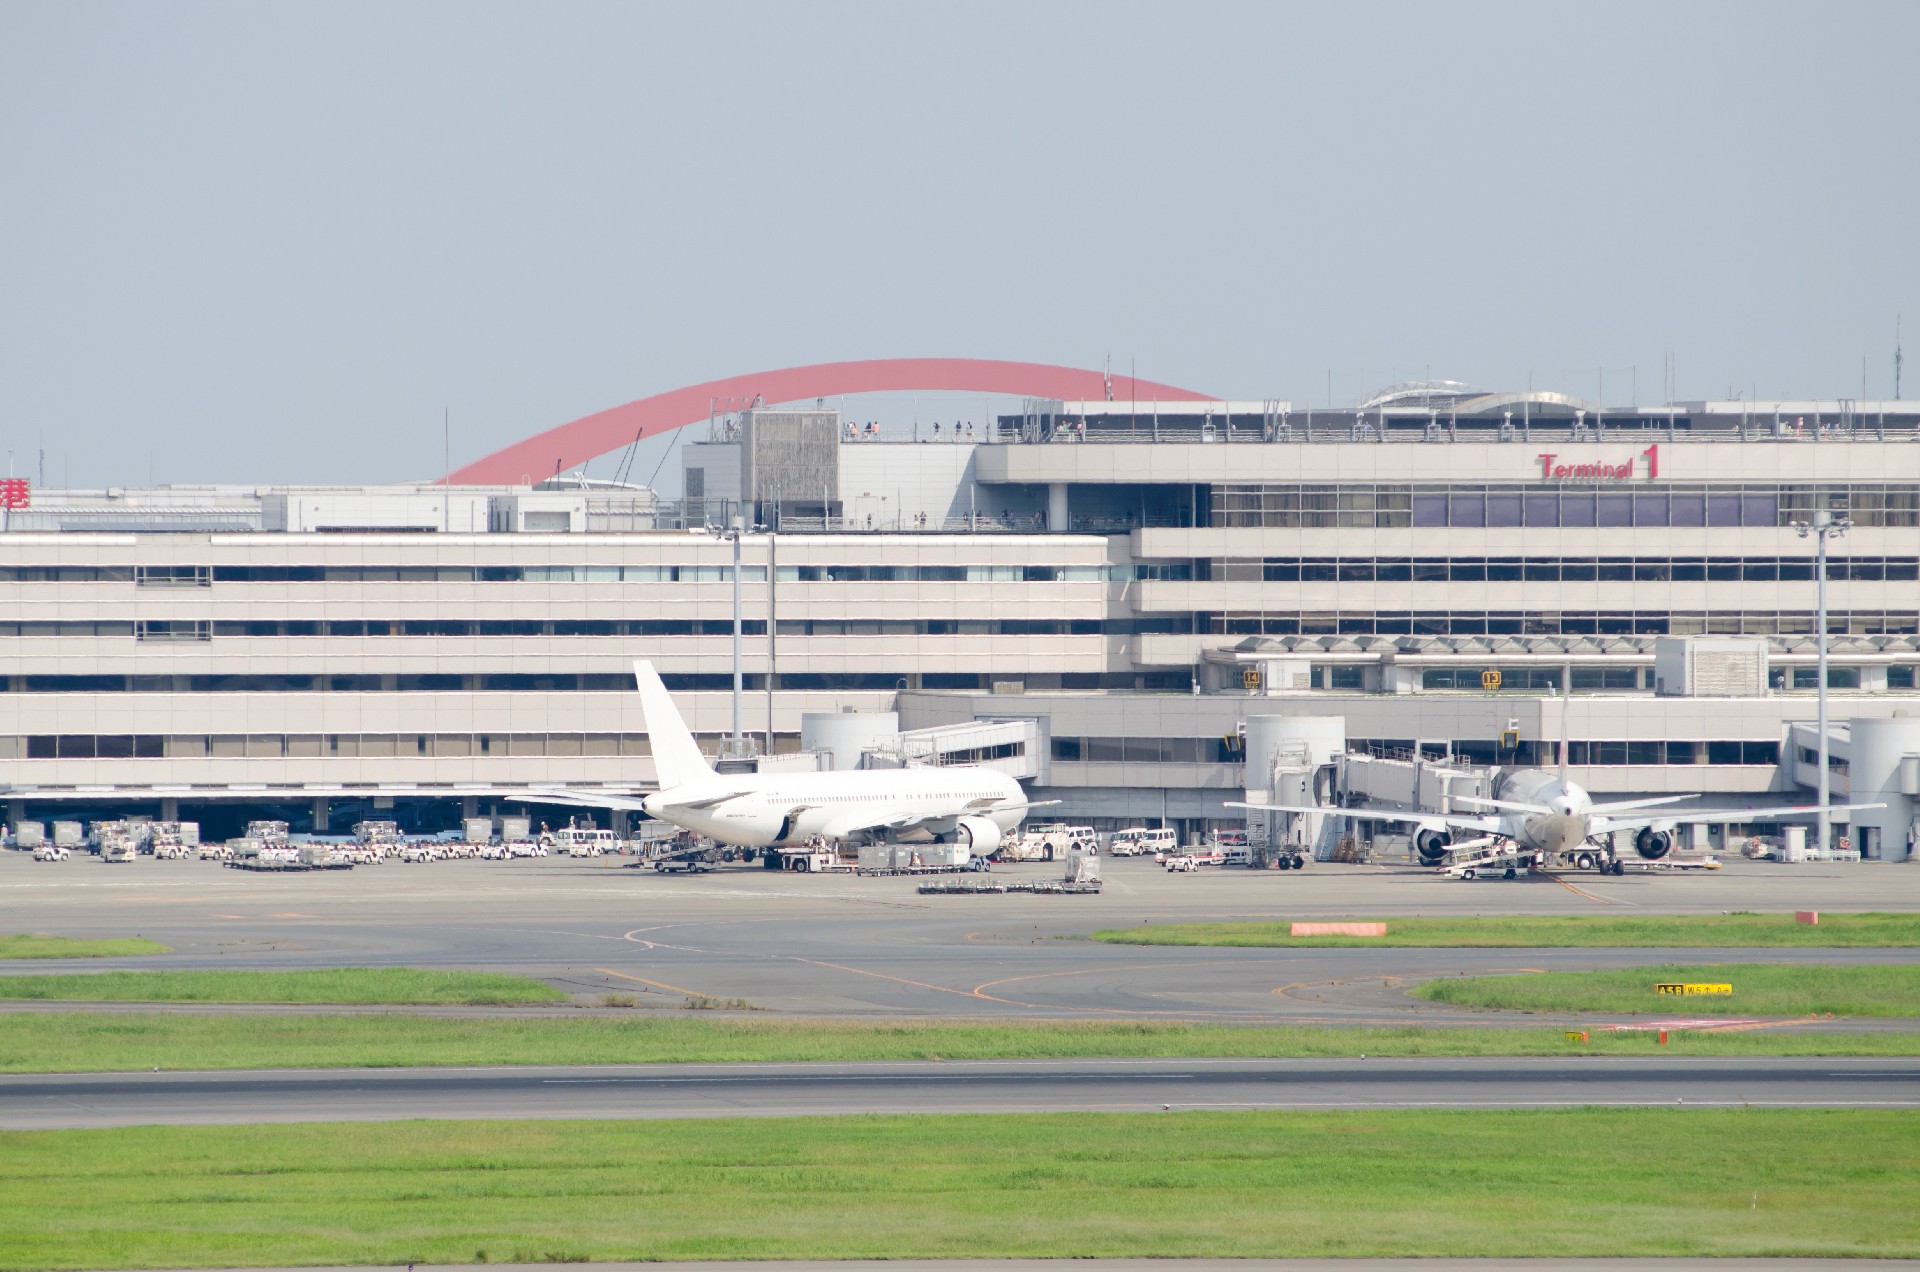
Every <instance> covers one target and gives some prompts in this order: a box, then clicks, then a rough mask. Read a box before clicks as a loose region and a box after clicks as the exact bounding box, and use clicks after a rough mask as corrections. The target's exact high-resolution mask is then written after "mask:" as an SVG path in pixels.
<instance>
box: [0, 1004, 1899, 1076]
mask: <svg viewBox="0 0 1920 1272" xmlns="http://www.w3.org/2000/svg"><path fill="white" fill-rule="evenodd" d="M1689 1014H1691V1013H1689ZM1588 1036H1589V1041H1587V1042H1584V1043H1582V1042H1572V1043H1570V1042H1568V1041H1567V1040H1566V1035H1565V1032H1564V1031H1563V1030H1561V1029H1546V1028H1540V1027H1537V1026H1534V1027H1525V1028H1491V1029H1481V1028H1472V1027H1456V1028H1338V1029H1333V1028H1303V1027H1297V1026H1254V1025H1247V1026H1240V1025H1204V1024H1172V1023H1165V1022H1147V1023H1135V1022H1120V1021H1097V1022H1095V1021H1078V1020H1075V1021H1049V1020H1033V1021H1025V1020H1023V1021H1014V1022H1003V1021H787V1020H765V1019H755V1020H739V1019H729V1018H726V1017H708V1016H702V1017H698V1018H687V1017H679V1016H651V1015H649V1016H636V1017H633V1018H609V1017H603V1016H573V1017H559V1018H556V1019H548V1020H513V1019H501V1018H497V1017H490V1018H445V1017H434V1018H431V1019H429V1018H425V1017H420V1016H404V1015H366V1016H357V1015H338V1014H324V1015H318V1014H317V1015H246V1016H234V1015H197V1014H191V1013H185V1012H152V1013H147V1012H143V1013H138V1014H121V1013H112V1014H108V1013H100V1012H53V1013H42V1012H30V1013H29V1012H13V1013H0V1072H8V1073H86V1072H107V1071H123V1072H124V1071H130V1070H146V1069H329V1068H370V1067H396V1066H415V1065H419V1066H449V1065H569V1064H664V1063H726V1062H754V1061H768V1062H773V1061H790V1060H819V1061H853V1060H1018V1059H1071V1058H1092V1057H1113V1058H1122V1057H1146V1058H1155V1057H1165V1058H1170V1059H1173V1058H1184V1057H1190V1056H1222V1057H1269V1056H1308V1057H1312V1056H1353V1055H1357V1054H1359V1053H1362V1052H1364V1053H1365V1054H1367V1055H1370V1056H1534V1055H1654V1054H1659V1055H1676V1054H1677V1055H1703V1056H1704V1055H1789V1056H1800V1055H1818V1056H1842V1055H1854V1056H1910V1055H1920V1033H1906V1032H1899V1033H1896V1032H1886V1033H1817V1032H1800V1031H1794V1032H1779V1031H1771V1030H1768V1031H1756V1032H1751V1033H1726V1034H1716V1033H1692V1032H1689V1033H1676V1034H1674V1035H1673V1036H1672V1039H1671V1045H1669V1046H1667V1047H1665V1048H1661V1047H1659V1046H1658V1043H1657V1040H1656V1039H1655V1038H1654V1036H1653V1035H1652V1034H1642V1033H1606V1032H1603V1031H1599V1030H1591V1031H1588Z"/></svg>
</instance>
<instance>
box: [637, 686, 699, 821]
mask: <svg viewBox="0 0 1920 1272" xmlns="http://www.w3.org/2000/svg"><path fill="white" fill-rule="evenodd" d="M633 678H634V680H635V682H637V683H638V685H639V687H640V714H641V716H642V717H643V718H644V719H645V720H646V725H647V743H648V745H649V746H651V747H652V748H653V767H654V772H655V774H656V775H658V777H659V779H660V789H661V790H667V789H669V788H671V787H675V786H685V785H687V784H689V783H691V782H697V781H699V780H700V779H701V778H703V777H712V776H713V767H712V766H711V765H709V764H708V763H707V757H706V756H704V755H702V754H700V744H699V743H697V742H695V741H694V740H693V733H692V731H690V730H689V729H688V728H687V722H686V720H685V719H683V718H682V717H681V715H680V708H678V707H676V706H674V705H673V698H672V696H671V695H669V694H668V693H667V687H666V685H665V684H663V683H661V680H660V673H658V672H656V671H655V670H654V669H653V664H652V663H650V662H646V661H645V660H641V661H637V662H635V663H634V664H633Z"/></svg>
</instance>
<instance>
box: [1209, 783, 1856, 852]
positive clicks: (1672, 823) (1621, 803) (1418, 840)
mask: <svg viewBox="0 0 1920 1272" xmlns="http://www.w3.org/2000/svg"><path fill="white" fill-rule="evenodd" d="M1499 790H1500V792H1501V795H1502V796H1503V798H1500V799H1482V798H1479V797H1477V796H1467V795H1456V796H1454V797H1453V798H1454V799H1456V800H1458V801H1459V802H1461V803H1463V804H1476V805H1479V806H1481V807H1483V808H1487V809H1490V810H1492V811H1489V812H1486V813H1420V812H1392V811H1388V810H1386V809H1379V808H1336V807H1318V806H1310V805H1298V804H1253V803H1246V804H1240V803H1233V804H1228V805H1227V807H1229V808H1264V809H1269V810H1272V811H1274V812H1282V813H1324V814H1327V815H1328V816H1333V817H1353V818H1357V819H1359V820H1362V821H1383V822H1399V823H1401V824H1403V825H1409V826H1413V827H1414V828H1415V829H1414V832H1413V845H1414V848H1415V849H1416V850H1418V852H1419V853H1420V860H1421V862H1422V863H1423V864H1425V865H1429V866H1437V865H1440V864H1441V863H1442V862H1443V861H1445V860H1446V857H1447V854H1449V853H1453V852H1459V851H1461V850H1463V849H1472V848H1490V847H1496V846H1504V847H1509V848H1511V849H1512V850H1513V853H1514V859H1513V863H1512V864H1513V866H1514V867H1516V868H1539V867H1543V866H1545V865H1546V864H1547V863H1549V862H1551V861H1552V860H1553V859H1554V858H1555V857H1556V856H1558V855H1559V854H1561V853H1574V854H1576V855H1577V854H1578V853H1579V852H1581V851H1582V846H1583V845H1585V844H1587V843H1589V842H1592V843H1593V848H1592V849H1591V854H1592V858H1593V861H1594V863H1595V864H1596V865H1598V866H1599V867H1600V870H1601V872H1602V873H1611V874H1625V873H1626V866H1625V865H1624V864H1623V863H1622V862H1620V861H1619V860H1618V859H1617V858H1616V857H1615V856H1614V854H1613V847H1612V844H1613V832H1615V831H1619V830H1628V831H1633V832H1634V836H1633V848H1634V851H1635V852H1637V853H1639V854H1640V855H1641V856H1642V857H1644V858H1645V859H1647V860H1648V861H1658V860H1659V859H1660V858H1662V857H1664V856H1666V855H1667V853H1668V852H1669V851H1671V850H1672V848H1673V831H1674V828H1675V827H1678V826H1686V825H1701V824H1705V823H1709V822H1729V821H1753V820H1757V819H1760V818H1781V817H1811V816H1814V815H1817V814H1818V813H1819V811H1820V806H1819V805H1817V804H1792V805H1788V806H1786V807H1782V808H1720V809H1710V810H1693V811H1689V812H1685V813H1677V814H1668V813H1647V812H1646V811H1645V810H1646V809H1650V808H1656V807H1659V806H1662V805H1666V804H1678V803H1681V802H1683V801H1686V800H1690V799H1699V798H1700V796H1698V795H1662V796H1659V797H1657V798H1653V799H1628V800H1616V801H1613V802H1610V803H1605V804H1596V803H1594V802H1593V797H1592V796H1591V795H1589V794H1588V793H1587V792H1586V790H1585V789H1583V788H1582V787H1581V786H1580V785H1579V784H1578V783H1576V782H1572V781H1570V780H1568V778H1567V776H1566V770H1565V766H1564V765H1563V766H1562V768H1561V772H1560V773H1559V775H1557V776H1556V775H1554V774H1552V773H1548V772H1546V771H1545V770H1544V769H1518V770H1515V771H1513V772H1512V773H1509V774H1507V775H1506V778H1505V780H1504V781H1503V782H1502V783H1501V784H1500V787H1499ZM1885 807H1886V805H1885V804H1829V805H1827V811H1828V812H1833V813H1838V812H1846V811H1849V810H1851V809H1856V808H1885ZM1463 831H1464V832H1468V833H1469V837H1468V838H1465V839H1461V840H1456V839H1455V836H1456V835H1458V834H1460V833H1461V832H1463Z"/></svg>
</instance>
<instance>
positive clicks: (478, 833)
mask: <svg viewBox="0 0 1920 1272" xmlns="http://www.w3.org/2000/svg"><path fill="white" fill-rule="evenodd" d="M460 836H461V838H463V839H465V840H466V841H467V842H468V843H470V844H484V843H486V842H487V841H488V840H490V839H492V838H493V818H491V817H463V818H461V819H460Z"/></svg>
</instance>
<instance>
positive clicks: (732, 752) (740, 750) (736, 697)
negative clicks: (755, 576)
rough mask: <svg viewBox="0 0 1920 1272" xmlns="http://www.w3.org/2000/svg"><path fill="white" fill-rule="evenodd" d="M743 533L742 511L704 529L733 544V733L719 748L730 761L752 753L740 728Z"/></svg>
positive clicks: (743, 684)
mask: <svg viewBox="0 0 1920 1272" xmlns="http://www.w3.org/2000/svg"><path fill="white" fill-rule="evenodd" d="M746 532H747V519H746V516H745V515H744V512H742V513H740V514H736V515H734V516H733V517H731V518H729V521H728V524H727V525H725V526H714V525H709V526H708V527H707V533H708V534H711V535H713V536H714V537H715V538H718V539H728V540H731V541H732V542H733V731H732V732H731V733H730V734H729V735H728V737H727V740H726V742H725V744H724V745H723V746H722V748H721V751H722V754H723V756H724V758H727V759H733V760H742V759H747V758H749V757H750V756H751V755H752V754H753V752H752V749H751V748H750V747H749V745H748V743H747V738H746V735H745V734H744V733H743V732H741V729H740V696H741V693H742V692H743V691H744V690H745V688H746V676H745V674H744V668H743V665H742V662H741V649H740V637H741V629H742V626H743V624H742V623H741V619H740V611H741V604H740V540H741V539H743V538H744V537H745V536H746Z"/></svg>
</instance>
